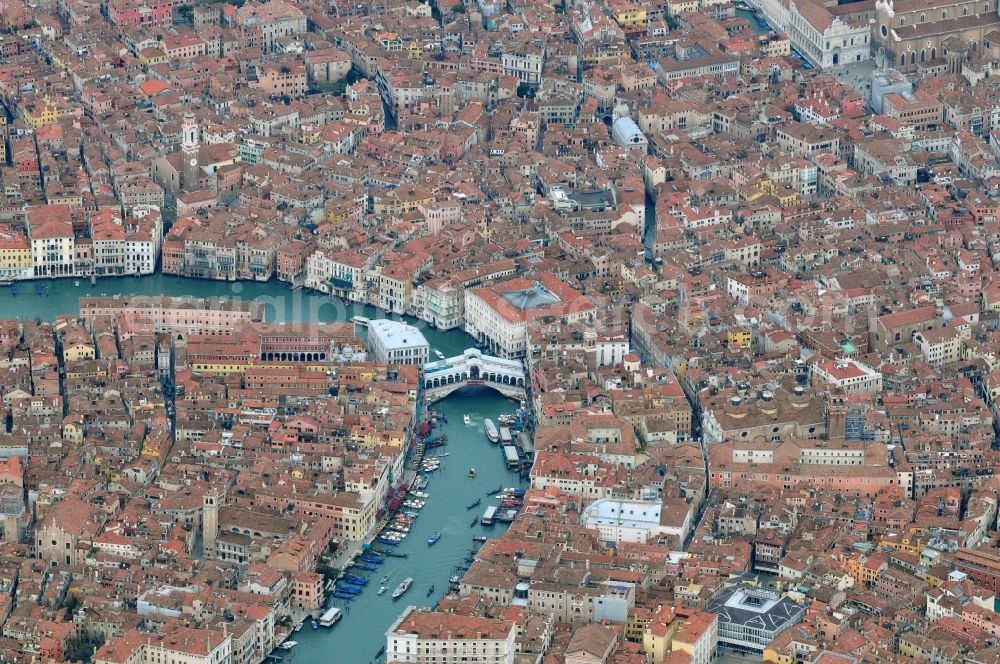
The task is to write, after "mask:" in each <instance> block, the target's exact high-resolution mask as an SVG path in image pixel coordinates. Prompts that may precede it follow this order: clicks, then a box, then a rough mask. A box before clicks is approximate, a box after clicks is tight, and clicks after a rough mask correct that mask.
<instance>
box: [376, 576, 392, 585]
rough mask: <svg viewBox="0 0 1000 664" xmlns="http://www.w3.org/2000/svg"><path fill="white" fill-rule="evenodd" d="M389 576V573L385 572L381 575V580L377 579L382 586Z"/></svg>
mask: <svg viewBox="0 0 1000 664" xmlns="http://www.w3.org/2000/svg"><path fill="white" fill-rule="evenodd" d="M389 576H390V575H389V574H386V575H385V576H383V577H382V580H381V581H379V583H381V584H382V585H383V586H384V585H385V584H386V582H388V581H389Z"/></svg>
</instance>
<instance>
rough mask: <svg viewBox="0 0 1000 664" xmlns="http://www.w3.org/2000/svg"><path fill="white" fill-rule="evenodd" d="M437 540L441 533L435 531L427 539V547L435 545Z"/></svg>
mask: <svg viewBox="0 0 1000 664" xmlns="http://www.w3.org/2000/svg"><path fill="white" fill-rule="evenodd" d="M439 539H441V531H440V530H437V531H435V532H434V534H433V535H431V536H430V537H428V538H427V544H429V545H433V544H436V543H437V541H438V540H439Z"/></svg>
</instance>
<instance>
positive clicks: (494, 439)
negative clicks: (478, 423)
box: [483, 418, 500, 443]
mask: <svg viewBox="0 0 1000 664" xmlns="http://www.w3.org/2000/svg"><path fill="white" fill-rule="evenodd" d="M483 430H484V431H485V432H486V438H487V440H489V441H490V442H491V443H498V442H500V429H497V425H496V424H494V422H493V420H491V419H489V418H487V419H485V420H483Z"/></svg>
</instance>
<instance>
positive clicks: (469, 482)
mask: <svg viewBox="0 0 1000 664" xmlns="http://www.w3.org/2000/svg"><path fill="white" fill-rule="evenodd" d="M517 405H518V404H517V403H516V402H514V401H511V400H509V399H505V398H503V397H501V396H500V395H499V394H498V393H496V392H493V391H492V390H489V389H488V388H478V389H476V390H463V391H461V392H459V393H456V394H455V395H453V396H451V397H449V398H447V399H445V400H444V401H440V402H438V403H437V406H436V407H437V409H438V411H439V412H442V413H444V414H445V415H446V416H447V417H448V423H447V424H444V425H442V426H440V427H438V429H437V430H436V431H437V432H441V431H443V432H444V433H446V434H447V435H448V445H447V446H446V447H443V448H438V449H437V450H435V452H436V453H438V454H443V453H444V452H447V453H448V456H447V457H444V458H443V459H442V464H441V469H440V470H438V471H437V472H435V473H431V475H430V478H431V480H430V484H429V485H428V487H427V493H428V494H430V497H429V498H428V499H427V504H426V505H425V506H424V508H423V509H422V510H421V511H420V516H419V517H417V519H416V521H415V522H414V524H413V528H412V529H411V530H410V534H409V535H408V536H407V538H406V539H405V540H403V541H402V542H401V543H400V545H399V546H397V547H386V546H384V545H381V544H378V543H376V544H375V546H376V547H380V548H384V549H386V550H393V549H395V550H397V551H399V552H401V553H402V552H406V553H407V554H409V557H408V558H386V562H384V563H382V564H381V565H378V567H379V570H378V571H377V572H369V573H368V576H369V578H370V581H369V584H368V586H366V587H365V592H364V594H362V595H360V596H359V597H358V599H355V600H352V601H350V602H343V601H340V600H332V603H331V604H330V606H338V607H341V609H343V610H344V618H343V619H342V620H341V621H340V622H339V623H337V624H336V625H335V626H334V627H332V628H330V629H324V628H322V627H321V628H319V629H318V630H312V629H311V628H310V626H309V625H308V624H306V625H304V626H303V627H302V629H301V630H300V631H299V632H298V633H296V634H292V637H291V638H292V639H294V640H295V641H296V642H298V645H297V646H296V647H295V648H294V649H293V650H292V651H291V662H293V663H294V664H367V663H368V662H374V661H376V659H375V657H376V654H377V653H378V651H379V649H381V648H382V647H383V646H385V632H386V630H387V629H388V628H389V626H390V625H391V624H392V622H393V621H394V620H395V619H396V618H397V617H398V616H399V615H400V614H402V612H403V611H404V610H405V609H406V607H407V606H417V607H424V606H428V607H431V606H434V604H435V603H436V602H437V600H439V599H440V598H441V597H442V596H443V595H444V594H445V593H446V592H447V590H448V579H449V578H450V577H452V576H454V575H461V574H462V572H461V571H460V570H458V569H457V568H456V566H457V565H463V564H465V562H464V559H465V557H466V556H467V555H469V554H470V553H471V552H472V551H473V550H475V549H476V548H478V547H479V546H481V545H479V544H477V543H476V542H474V541H473V540H472V537H473V536H474V535H487V536H489V537H499V536H500V535H501V534H502V533H503V531H504V530H505V529H506V525H504V524H499V523H498V524H497V525H495V526H492V527H486V526H481V525H479V524H478V523H477V525H475V526H471V523H472V519H473V518H474V517H478V516H481V515H482V513H483V511H484V510H485V509H486V507H487V506H489V505H496V504H497V501H496V500H495V499H494V497H493V496H487V495H486V494H487V493H488V492H489V491H491V490H493V489H495V488H496V487H498V486H504V487H509V486H518V481H519V479H518V476H517V474H516V473H510V472H508V471H507V469H506V468H505V467H504V464H503V459H502V457H501V454H500V449H499V448H498V447H497V446H496V445H493V444H491V443H490V442H489V441H487V440H486V436H485V434H484V433H483V419H484V418H487V417H489V418H491V419H493V420H494V421H496V416H497V415H498V414H500V413H503V412H508V413H509V412H513V411H514V410H515V408H516V407H517ZM466 414H467V415H469V416H470V419H471V423H470V424H469V425H468V426H466V425H465V424H464V423H463V419H462V416H463V415H466ZM469 468H475V469H476V477H475V478H469V476H468V474H469ZM476 500H482V504H481V505H480V506H479V507H477V508H475V509H472V510H467V509H466V507H467V506H468V505H471V504H472V503H474V502H475V501H476ZM435 531H440V532H441V539H440V540H438V542H437V543H436V544H434V545H433V546H430V545H428V544H427V537H428V536H430V535H432V534H433V533H434V532H435ZM384 574H389V575H390V579H389V582H388V583H387V584H386V585H387V586H388V587H389V590H388V591H387V592H386V593H385V594H384V595H382V596H379V595H378V586H379V581H380V579H381V578H382V576H383V575H384ZM408 576H409V577H413V586H412V587H411V588H410V590H409V592H407V593H406V594H405V595H403V596H402V597H401V598H399V599H398V600H395V601H394V600H393V599H392V591H393V590H394V589H395V587H396V586H397V585H398V584H399V582H400V581H402V580H403V579H405V578H406V577H408ZM431 585H433V586H434V592H433V593H432V594H430V595H428V594H427V593H428V590H429V589H430V587H431Z"/></svg>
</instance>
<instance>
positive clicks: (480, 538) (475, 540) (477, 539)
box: [472, 535, 489, 542]
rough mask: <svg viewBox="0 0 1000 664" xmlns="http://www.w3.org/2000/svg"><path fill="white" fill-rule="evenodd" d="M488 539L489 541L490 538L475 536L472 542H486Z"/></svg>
mask: <svg viewBox="0 0 1000 664" xmlns="http://www.w3.org/2000/svg"><path fill="white" fill-rule="evenodd" d="M488 539H489V537H487V536H486V535H473V536H472V541H473V542H485V541H486V540H488Z"/></svg>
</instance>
